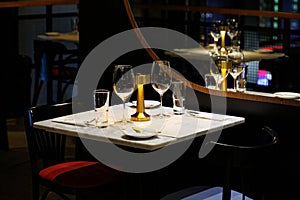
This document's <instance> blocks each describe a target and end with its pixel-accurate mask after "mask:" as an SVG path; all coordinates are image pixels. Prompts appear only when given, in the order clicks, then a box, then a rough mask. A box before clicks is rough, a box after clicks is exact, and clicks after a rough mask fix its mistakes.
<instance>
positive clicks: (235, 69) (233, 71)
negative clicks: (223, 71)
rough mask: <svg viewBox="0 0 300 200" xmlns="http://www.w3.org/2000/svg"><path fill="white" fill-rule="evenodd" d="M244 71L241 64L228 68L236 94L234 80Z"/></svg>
mask: <svg viewBox="0 0 300 200" xmlns="http://www.w3.org/2000/svg"><path fill="white" fill-rule="evenodd" d="M243 71H244V65H243V64H242V63H241V64H240V65H233V66H232V67H231V68H230V71H229V73H230V75H231V76H232V78H233V90H234V91H235V92H236V79H237V77H238V76H239V75H240V74H241V73H242V72H243Z"/></svg>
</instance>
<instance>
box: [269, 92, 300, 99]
mask: <svg viewBox="0 0 300 200" xmlns="http://www.w3.org/2000/svg"><path fill="white" fill-rule="evenodd" d="M274 95H275V97H279V98H283V99H298V98H300V94H299V93H295V92H275V93H274Z"/></svg>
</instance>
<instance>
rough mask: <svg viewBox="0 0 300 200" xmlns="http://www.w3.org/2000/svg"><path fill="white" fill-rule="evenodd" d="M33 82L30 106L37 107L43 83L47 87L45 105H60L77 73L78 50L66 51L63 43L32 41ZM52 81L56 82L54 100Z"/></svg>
mask: <svg viewBox="0 0 300 200" xmlns="http://www.w3.org/2000/svg"><path fill="white" fill-rule="evenodd" d="M33 50H34V64H35V80H34V94H33V100H32V106H35V105H37V102H38V99H39V95H40V91H41V89H42V86H43V84H44V83H46V87H47V104H49V105H50V104H53V103H62V102H63V97H64V94H65V92H66V90H67V88H68V86H70V85H71V84H74V81H75V78H76V75H77V72H78V68H79V67H78V65H79V64H78V62H79V61H78V50H77V49H68V48H67V47H66V46H65V45H64V44H63V43H61V42H56V41H50V40H39V39H35V40H34V41H33ZM53 81H57V88H56V91H57V94H56V100H54V99H53V97H54V95H53V93H54V92H53V85H54V84H53Z"/></svg>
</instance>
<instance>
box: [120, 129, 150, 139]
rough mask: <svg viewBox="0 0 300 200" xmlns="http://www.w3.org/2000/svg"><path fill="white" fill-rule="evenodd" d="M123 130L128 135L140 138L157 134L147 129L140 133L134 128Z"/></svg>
mask: <svg viewBox="0 0 300 200" xmlns="http://www.w3.org/2000/svg"><path fill="white" fill-rule="evenodd" d="M122 132H123V133H124V135H126V136H129V137H134V138H140V139H145V138H151V137H154V136H156V133H153V132H147V131H144V132H142V133H139V132H136V131H134V130H122Z"/></svg>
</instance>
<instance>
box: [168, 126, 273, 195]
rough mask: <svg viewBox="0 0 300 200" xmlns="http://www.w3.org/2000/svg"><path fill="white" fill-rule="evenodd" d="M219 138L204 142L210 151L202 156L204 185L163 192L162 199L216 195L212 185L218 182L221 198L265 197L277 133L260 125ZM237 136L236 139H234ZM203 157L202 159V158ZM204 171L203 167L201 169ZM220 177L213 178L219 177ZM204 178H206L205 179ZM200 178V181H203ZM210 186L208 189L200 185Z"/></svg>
mask: <svg viewBox="0 0 300 200" xmlns="http://www.w3.org/2000/svg"><path fill="white" fill-rule="evenodd" d="M222 136H223V137H221V138H220V139H219V141H218V142H215V141H209V142H207V143H206V144H204V145H207V146H206V147H209V148H211V147H212V146H213V148H212V150H211V151H210V152H209V154H208V155H207V156H206V157H205V158H203V159H201V163H203V164H206V165H207V166H206V167H207V169H209V170H210V171H209V172H208V171H206V173H208V177H207V178H208V179H210V180H209V182H208V183H207V184H206V185H205V186H201V187H200V186H199V187H194V188H186V189H183V190H181V191H178V192H177V194H176V195H174V194H175V193H172V194H169V195H167V196H165V197H164V198H163V199H164V200H175V199H179V198H178V197H179V196H180V197H187V196H191V195H194V194H195V193H199V194H198V196H206V197H207V196H209V195H215V191H216V189H215V188H219V187H220V186H221V187H222V188H223V189H222V190H221V191H218V192H221V193H222V194H221V196H222V200H230V199H231V193H232V192H234V193H235V194H236V193H238V194H239V193H241V194H240V195H241V196H242V198H243V199H245V198H246V197H249V198H251V199H264V193H265V191H267V190H268V189H266V188H264V187H265V186H267V185H268V181H271V180H272V177H273V176H274V174H273V171H272V170H271V168H272V167H270V166H272V164H274V163H272V161H275V158H276V155H277V153H276V152H277V151H276V148H277V144H278V136H277V133H276V132H275V131H274V130H273V129H271V128H270V127H267V126H265V127H263V128H262V129H261V132H260V133H258V134H254V133H253V134H252V135H251V136H250V137H243V133H241V132H236V133H233V134H230V133H224V134H222ZM237 137H238V139H237ZM202 161H203V162H202ZM203 171H204V170H203ZM220 177H221V179H220V180H218V181H216V180H217V179H218V178H220ZM201 178H203V177H200V178H199V179H201ZM206 181H207V180H206ZM206 181H201V183H203V182H206ZM205 187H209V189H208V190H211V191H209V192H207V190H206V189H204V190H203V188H205Z"/></svg>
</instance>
